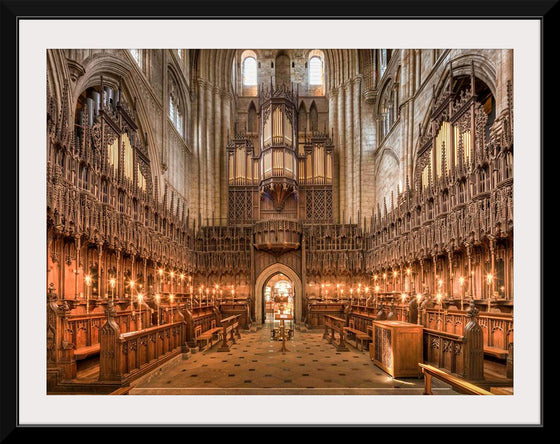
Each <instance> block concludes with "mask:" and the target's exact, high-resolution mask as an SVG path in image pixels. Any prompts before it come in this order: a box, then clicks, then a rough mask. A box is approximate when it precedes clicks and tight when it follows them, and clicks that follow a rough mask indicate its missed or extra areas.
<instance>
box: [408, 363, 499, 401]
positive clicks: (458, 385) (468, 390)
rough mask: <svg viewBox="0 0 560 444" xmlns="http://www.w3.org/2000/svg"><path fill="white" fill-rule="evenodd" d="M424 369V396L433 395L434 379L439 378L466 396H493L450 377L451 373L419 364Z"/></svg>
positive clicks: (457, 378)
mask: <svg viewBox="0 0 560 444" xmlns="http://www.w3.org/2000/svg"><path fill="white" fill-rule="evenodd" d="M418 365H419V366H420V368H421V369H422V374H423V375H424V395H433V393H432V378H437V379H439V380H440V381H443V382H445V383H446V384H449V385H450V386H451V387H453V389H454V390H455V391H458V392H459V393H463V394H465V395H493V393H490V392H489V391H486V390H484V389H482V388H480V387H478V386H476V385H474V384H471V383H470V382H467V381H465V380H464V379H461V378H459V377H457V376H453V375H450V374H449V373H446V372H444V371H443V370H440V369H439V368H436V367H434V366H432V365H426V364H421V363H419V364H418Z"/></svg>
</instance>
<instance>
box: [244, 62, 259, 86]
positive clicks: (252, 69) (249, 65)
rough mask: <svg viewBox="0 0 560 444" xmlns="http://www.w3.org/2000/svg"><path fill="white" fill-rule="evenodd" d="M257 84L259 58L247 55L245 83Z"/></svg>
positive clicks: (246, 84) (249, 84)
mask: <svg viewBox="0 0 560 444" xmlns="http://www.w3.org/2000/svg"><path fill="white" fill-rule="evenodd" d="M256 84H257V60H256V59H255V58H254V57H247V58H246V59H245V60H243V85H245V86H255V85H256Z"/></svg>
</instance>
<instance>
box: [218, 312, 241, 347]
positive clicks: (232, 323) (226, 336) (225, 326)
mask: <svg viewBox="0 0 560 444" xmlns="http://www.w3.org/2000/svg"><path fill="white" fill-rule="evenodd" d="M240 317H241V315H233V316H229V317H227V318H225V319H222V320H221V321H220V323H221V324H222V327H221V329H222V345H221V347H220V348H219V350H218V351H229V350H230V347H231V345H232V344H235V343H236V342H237V341H236V340H235V338H236V337H237V338H241V334H240V333H239V318H240Z"/></svg>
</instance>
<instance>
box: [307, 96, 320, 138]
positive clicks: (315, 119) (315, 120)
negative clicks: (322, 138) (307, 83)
mask: <svg viewBox="0 0 560 444" xmlns="http://www.w3.org/2000/svg"><path fill="white" fill-rule="evenodd" d="M309 127H310V130H311V132H315V131H319V112H318V111H317V105H316V104H315V100H314V101H313V102H312V103H311V107H310V108H309Z"/></svg>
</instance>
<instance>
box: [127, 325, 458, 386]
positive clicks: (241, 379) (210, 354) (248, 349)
mask: <svg viewBox="0 0 560 444" xmlns="http://www.w3.org/2000/svg"><path fill="white" fill-rule="evenodd" d="M241 336H242V337H241V339H240V340H238V342H237V344H235V345H233V346H232V347H231V350H230V352H219V351H218V349H219V347H220V346H219V344H218V345H215V346H214V347H213V348H212V349H210V350H207V351H204V352H199V353H193V354H192V355H191V356H190V357H189V358H188V359H181V357H179V358H177V359H176V360H174V361H173V362H171V363H170V364H169V365H167V366H164V367H163V368H162V369H160V370H156V371H155V372H153V373H152V374H151V375H149V376H148V377H145V378H143V379H142V380H139V381H138V382H137V383H136V384H134V385H135V388H134V389H133V390H132V391H131V392H130V394H131V395H142V394H159V395H162V394H168V395H175V394H192V395H195V394H196V395H199V394H212V395H216V394H224V395H230V394H259V395H262V394H310V395H316V394H330V395H332V394H356V395H358V394H383V395H385V394H403V395H407V394H408V395H420V394H422V391H423V379H421V378H406V379H393V378H391V377H390V376H389V375H388V374H386V373H385V372H383V371H382V370H381V369H379V368H378V367H376V366H375V365H374V364H373V362H372V361H371V360H370V358H369V353H368V352H366V351H364V352H361V351H359V350H357V349H355V348H354V347H352V346H351V345H348V349H349V351H340V352H339V351H337V350H336V348H335V347H334V346H333V345H331V344H329V343H328V342H327V340H325V339H323V338H322V332H320V331H318V330H316V331H311V332H301V331H296V332H295V335H294V338H293V339H292V340H291V341H288V342H287V348H288V351H287V352H282V351H281V348H282V343H281V342H278V341H272V340H270V330H269V329H268V328H266V327H263V328H261V329H259V330H258V331H256V332H243V331H242V332H241ZM434 394H457V393H455V392H454V391H452V390H450V389H448V388H446V387H445V386H444V385H443V384H441V385H440V384H437V381H435V382H434Z"/></svg>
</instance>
